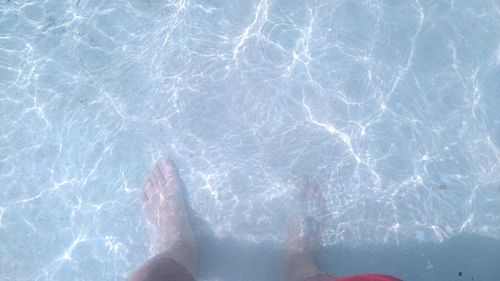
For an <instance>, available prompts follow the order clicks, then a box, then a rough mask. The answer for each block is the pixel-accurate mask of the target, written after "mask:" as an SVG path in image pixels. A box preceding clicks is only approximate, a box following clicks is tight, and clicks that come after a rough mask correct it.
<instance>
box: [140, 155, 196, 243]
mask: <svg viewBox="0 0 500 281" xmlns="http://www.w3.org/2000/svg"><path fill="white" fill-rule="evenodd" d="M143 209H144V212H145V213H146V216H147V219H148V221H149V223H151V224H152V225H154V226H155V227H156V228H157V231H158V239H157V241H156V247H157V249H156V250H157V251H158V252H165V251H168V250H170V249H172V248H173V246H174V245H175V244H176V243H177V242H179V241H187V242H191V243H192V244H193V245H194V238H193V231H192V229H191V226H190V225H189V220H188V216H187V213H186V207H185V205H184V198H183V194H182V183H181V180H180V178H179V175H178V172H177V168H176V167H175V164H174V163H173V162H172V161H171V160H165V159H161V160H160V161H158V163H157V164H156V166H155V167H154V168H153V170H152V171H151V174H150V175H149V177H148V179H147V180H146V184H145V186H144V205H143Z"/></svg>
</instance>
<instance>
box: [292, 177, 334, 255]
mask: <svg viewBox="0 0 500 281" xmlns="http://www.w3.org/2000/svg"><path fill="white" fill-rule="evenodd" d="M299 184H300V186H301V187H300V188H301V190H300V192H299V194H298V195H297V197H296V198H295V199H294V200H293V204H292V206H291V207H290V210H291V213H290V216H289V219H288V230H287V240H286V243H285V246H286V248H287V250H290V251H297V252H310V251H313V250H316V249H317V248H319V247H320V246H321V235H322V232H323V225H322V222H321V221H322V219H323V217H324V216H325V214H326V211H327V210H326V201H325V199H324V197H323V195H322V194H321V191H320V190H319V187H318V185H316V184H313V183H311V182H309V180H308V179H303V180H302V181H301V182H300V183H299Z"/></svg>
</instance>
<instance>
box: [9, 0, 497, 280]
mask: <svg viewBox="0 0 500 281" xmlns="http://www.w3.org/2000/svg"><path fill="white" fill-rule="evenodd" d="M499 38H500V5H498V4H496V2H495V1H474V3H471V2H470V1H411V2H404V3H402V2H398V1H307V2H306V1H276V0H261V1H260V2H259V1H239V2H235V1H84V0H80V1H72V2H67V1H44V2H38V1H37V2H31V3H30V2H21V1H2V2H1V3H0V121H1V126H0V133H1V134H0V135H1V137H0V158H1V159H0V186H1V188H2V193H0V240H1V242H2V243H1V244H0V279H2V280H68V278H69V277H68V276H78V277H76V278H73V277H72V278H71V279H72V280H102V279H103V278H104V279H106V280H121V279H123V278H124V276H126V275H127V274H128V273H129V272H130V271H131V270H133V269H135V268H136V267H137V266H138V265H139V264H140V263H141V262H142V261H144V259H145V258H146V257H147V256H148V245H149V244H148V243H147V239H146V234H145V228H144V222H143V220H142V217H141V214H140V211H139V210H140V194H141V193H140V190H141V187H142V184H143V182H144V179H145V177H146V175H147V173H148V171H149V169H150V167H151V166H152V165H153V164H154V163H155V161H156V160H157V159H158V158H159V157H160V156H167V157H170V158H172V159H173V160H174V161H175V162H176V163H177V165H178V166H179V169H180V173H181V177H182V178H183V180H184V183H185V185H186V188H187V190H188V197H189V202H190V205H191V207H192V209H193V210H194V211H195V212H196V213H197V214H198V216H199V217H200V218H201V219H202V220H204V221H205V222H206V224H207V225H206V226H207V229H208V227H209V228H210V229H211V231H213V233H212V235H213V237H217V238H219V239H236V240H238V241H242V242H243V243H255V244H256V245H259V244H262V243H270V244H271V245H275V246H276V247H277V248H279V245H280V243H281V242H282V239H283V227H284V222H285V221H286V220H285V218H286V210H287V203H288V202H289V200H288V199H289V196H290V194H292V193H293V192H294V190H295V189H296V188H295V187H294V182H295V181H296V177H297V176H299V177H308V178H310V179H313V181H314V182H316V183H317V184H318V185H320V186H321V188H322V190H323V193H324V194H325V197H326V199H327V202H328V215H327V216H325V217H323V218H322V219H323V221H324V222H325V223H326V225H327V229H328V230H329V231H328V233H327V234H326V235H325V237H324V239H325V245H326V246H331V247H334V246H336V245H337V246H338V245H342V246H346V247H353V248H356V247H360V246H362V245H368V244H369V245H378V246H381V247H383V246H387V247H389V246H394V247H398V245H402V244H405V243H438V245H441V243H447V242H448V241H450V240H453V239H454V238H455V237H458V236H460V235H477V237H481V239H483V238H484V239H489V238H492V239H493V241H497V240H498V239H500V225H499V223H498V222H499V221H500V205H499V204H498V203H499V199H500V160H499V159H500V151H499V148H500V113H499V112H500V94H499V90H500V80H499V78H500V68H499V66H500V39H499ZM451 254H453V253H451ZM436 259H438V258H436ZM340 270H342V269H340ZM420 270H423V269H419V268H415V272H419V271H420ZM411 273H412V272H408V273H407V274H408V275H407V276H410V275H411ZM435 276H439V275H435ZM441 277H442V276H441ZM442 279H443V278H442ZM241 280H243V279H241ZM409 280H412V279H409ZM449 280H451V279H449ZM490 280H493V277H491V279H490Z"/></svg>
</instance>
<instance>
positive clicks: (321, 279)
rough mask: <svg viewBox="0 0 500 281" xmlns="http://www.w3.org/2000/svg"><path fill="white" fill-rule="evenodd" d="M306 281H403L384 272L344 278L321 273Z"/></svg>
mask: <svg viewBox="0 0 500 281" xmlns="http://www.w3.org/2000/svg"><path fill="white" fill-rule="evenodd" d="M306 281H403V280H401V279H399V278H396V277H392V276H389V275H383V274H363V275H353V276H348V277H342V278H335V277H333V276H331V275H327V274H324V273H320V274H317V275H315V276H314V277H311V278H308V279H307V280H306Z"/></svg>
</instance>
